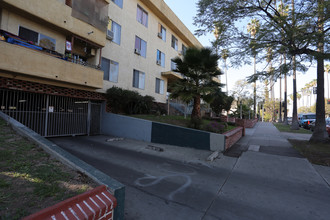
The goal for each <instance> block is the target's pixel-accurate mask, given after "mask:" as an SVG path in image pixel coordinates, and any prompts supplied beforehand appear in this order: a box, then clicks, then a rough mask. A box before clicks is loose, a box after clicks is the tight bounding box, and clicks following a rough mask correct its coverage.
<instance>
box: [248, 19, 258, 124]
mask: <svg viewBox="0 0 330 220" xmlns="http://www.w3.org/2000/svg"><path fill="white" fill-rule="evenodd" d="M259 29H260V24H259V20H257V19H252V20H251V23H248V25H247V30H248V32H249V33H250V34H251V36H252V38H253V41H255V38H256V35H257V33H258V31H259ZM252 53H253V66H254V73H253V74H254V75H256V73H257V67H256V55H257V54H256V51H255V47H254V46H252ZM256 105H257V80H254V82H253V112H254V117H255V118H256V114H257V111H256Z"/></svg>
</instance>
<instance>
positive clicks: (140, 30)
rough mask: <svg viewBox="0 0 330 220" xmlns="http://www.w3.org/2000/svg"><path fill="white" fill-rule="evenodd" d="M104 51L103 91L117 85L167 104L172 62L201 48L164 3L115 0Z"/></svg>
mask: <svg viewBox="0 0 330 220" xmlns="http://www.w3.org/2000/svg"><path fill="white" fill-rule="evenodd" d="M109 19H110V21H109V25H108V30H107V40H106V44H105V47H104V48H103V49H102V69H103V70H104V73H105V74H104V82H103V88H102V90H100V91H102V92H104V91H105V90H106V89H108V88H110V87H112V86H117V87H121V88H125V89H129V90H134V91H137V92H139V93H140V94H142V95H150V96H153V97H155V100H156V101H157V102H161V103H165V102H166V93H167V88H168V84H169V83H171V82H172V81H173V80H175V79H176V78H180V77H181V76H180V74H178V73H175V72H174V71H172V70H174V69H176V68H175V65H174V63H173V62H172V59H173V58H175V57H177V56H182V55H183V54H184V51H185V50H186V48H188V47H193V46H194V47H202V45H201V44H200V43H199V41H198V40H197V39H196V38H195V36H194V35H193V34H192V33H191V32H190V31H189V30H188V28H187V27H186V26H185V25H184V24H183V23H182V22H181V21H180V19H179V18H178V17H177V16H176V15H175V14H174V13H173V12H172V10H171V9H170V8H169V7H168V6H167V5H166V3H165V2H164V1H163V0H112V1H111V2H110V5H109Z"/></svg>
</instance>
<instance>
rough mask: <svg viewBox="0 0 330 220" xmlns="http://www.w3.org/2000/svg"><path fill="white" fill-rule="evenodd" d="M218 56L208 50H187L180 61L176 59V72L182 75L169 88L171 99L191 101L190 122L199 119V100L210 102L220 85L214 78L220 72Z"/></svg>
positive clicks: (196, 126) (178, 58) (195, 125)
mask: <svg viewBox="0 0 330 220" xmlns="http://www.w3.org/2000/svg"><path fill="white" fill-rule="evenodd" d="M218 59H219V56H218V55H217V54H214V53H213V52H212V50H211V49H209V48H188V49H187V51H186V54H185V55H184V56H183V58H182V59H181V58H180V57H176V58H175V59H174V62H175V63H176V67H177V69H176V71H177V72H180V73H181V74H182V75H183V78H182V79H178V80H177V81H176V82H175V83H174V84H173V85H172V86H171V90H172V93H171V98H180V99H182V100H183V101H186V102H189V101H193V110H192V114H191V120H192V122H193V125H194V127H195V128H198V125H197V124H196V123H195V122H197V121H199V120H200V119H201V111H200V105H201V99H203V100H205V101H210V100H212V93H215V92H216V91H217V90H219V88H220V86H221V84H220V83H218V82H216V81H215V80H214V78H218V76H219V75H221V74H222V72H221V71H220V70H219V68H218Z"/></svg>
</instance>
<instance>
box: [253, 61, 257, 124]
mask: <svg viewBox="0 0 330 220" xmlns="http://www.w3.org/2000/svg"><path fill="white" fill-rule="evenodd" d="M256 72H257V67H256V56H254V74H256ZM253 114H254V118H257V80H255V81H254V84H253Z"/></svg>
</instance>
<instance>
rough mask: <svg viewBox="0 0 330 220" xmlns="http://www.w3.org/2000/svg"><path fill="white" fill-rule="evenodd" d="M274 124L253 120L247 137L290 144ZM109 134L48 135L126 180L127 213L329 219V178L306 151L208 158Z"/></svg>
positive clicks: (138, 216)
mask: <svg viewBox="0 0 330 220" xmlns="http://www.w3.org/2000/svg"><path fill="white" fill-rule="evenodd" d="M274 129H275V130H274ZM276 131H277V130H276V128H274V127H273V126H272V125H269V124H258V126H257V127H255V128H254V129H250V130H249V131H247V136H246V137H245V140H246V144H249V143H251V145H254V146H256V144H258V143H260V144H263V145H266V144H268V145H271V146H270V147H272V148H275V147H276V146H274V144H281V146H279V148H290V146H289V145H287V143H288V142H287V141H286V140H285V139H283V137H281V135H279V134H278V133H276ZM272 134H274V135H272ZM260 136H264V138H263V139H262V138H261V137H260ZM109 138H111V137H107V136H94V137H68V138H52V139H50V140H51V141H53V142H55V143H56V144H57V145H59V146H61V147H62V148H64V149H66V150H67V151H69V152H70V153H72V154H73V155H75V156H77V157H79V158H80V159H82V160H84V161H85V162H87V163H89V164H91V165H92V166H94V167H96V168H97V169H99V170H101V171H103V172H104V173H106V174H108V175H109V176H111V177H113V178H115V179H117V180H118V181H120V182H122V183H123V184H125V185H127V188H126V203H125V210H126V211H125V217H126V219H184V220H185V219H308V220H310V219H329V216H330V188H329V185H328V184H327V182H326V181H325V179H323V178H322V177H321V176H320V175H319V173H318V172H317V171H316V170H315V168H314V167H313V166H312V165H311V164H310V163H309V162H308V161H307V160H306V159H305V158H298V157H292V156H283V155H276V154H273V153H267V152H260V151H258V150H257V151H255V148H253V151H247V152H244V153H243V154H242V156H240V157H239V158H234V157H227V156H223V155H221V156H220V158H218V159H216V160H215V161H214V162H212V163H211V162H206V161H205V159H206V157H207V155H209V154H210V153H211V152H208V151H198V150H192V149H185V148H179V147H171V146H163V145H155V146H150V145H149V143H144V142H138V141H132V140H119V141H111V142H108V141H107V140H109ZM273 138H274V139H275V140H273V141H272V139H273ZM281 138H282V139H281ZM262 140H263V141H262ZM242 141H243V140H242ZM153 145H154V144H153ZM284 145H285V146H284ZM158 147H161V148H162V149H164V151H157V149H158ZM265 147H268V146H265ZM152 149H153V150H152ZM259 149H262V148H259ZM158 150H160V149H158ZM180 158H181V159H180ZM324 169H325V170H327V171H328V170H329V169H328V167H327V168H324ZM318 170H321V169H318Z"/></svg>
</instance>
